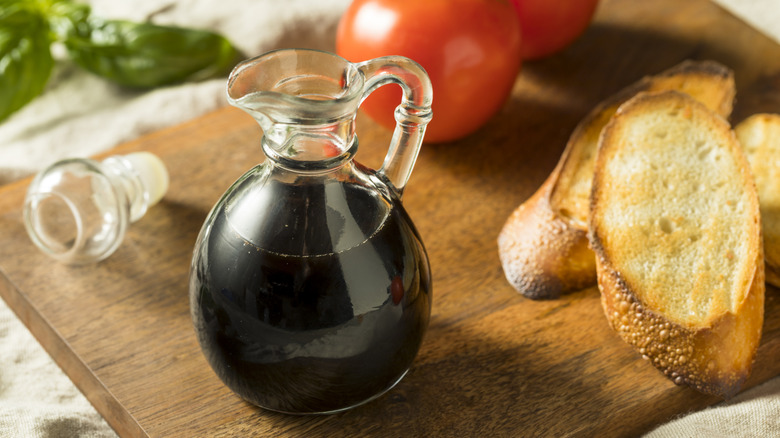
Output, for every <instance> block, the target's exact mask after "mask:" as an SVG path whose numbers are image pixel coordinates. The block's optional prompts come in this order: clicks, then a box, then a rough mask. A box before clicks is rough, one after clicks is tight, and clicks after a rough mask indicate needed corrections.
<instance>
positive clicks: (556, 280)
mask: <svg viewBox="0 0 780 438" xmlns="http://www.w3.org/2000/svg"><path fill="white" fill-rule="evenodd" d="M662 90H679V91H683V92H686V93H689V94H690V95H692V96H694V97H695V98H697V99H699V100H701V101H702V102H703V103H704V104H705V105H707V107H709V108H711V109H712V110H714V111H717V112H718V113H719V114H721V115H722V116H724V117H728V116H729V115H730V114H731V109H732V104H733V101H734V95H735V93H736V91H735V85H734V75H733V72H732V71H731V70H729V69H728V68H726V67H724V66H723V65H721V64H718V63H716V62H712V61H698V62H696V61H685V62H682V63H681V64H678V65H677V66H675V67H672V68H670V69H669V70H666V71H664V72H662V73H660V74H658V75H656V76H649V77H645V78H643V79H641V80H639V81H638V82H636V83H634V84H633V85H631V86H629V87H627V88H625V89H623V90H622V91H620V92H619V93H617V94H616V95H614V96H612V97H611V98H610V99H608V100H606V101H604V102H602V103H601V104H600V105H599V106H597V107H596V108H594V109H593V111H591V112H590V114H588V116H586V118H585V119H583V121H582V122H580V124H579V125H578V126H577V127H576V128H575V130H574V132H573V133H572V135H571V137H570V139H569V141H568V143H567V145H566V149H565V150H564V152H563V154H562V156H561V159H560V161H559V162H558V165H557V166H556V168H555V170H553V172H552V173H551V174H550V176H549V177H548V178H547V180H546V181H545V182H544V184H542V186H541V187H539V189H538V190H537V191H536V193H535V194H534V195H533V196H532V197H531V198H529V199H528V200H527V201H526V202H524V203H523V204H522V205H520V206H519V207H518V208H517V209H516V210H515V211H514V212H513V213H512V214H511V215H510V216H509V218H508V219H507V221H506V223H505V224H504V227H503V229H502V230H501V233H500V234H499V236H498V248H499V256H500V259H501V264H502V266H503V268H504V274H505V275H506V278H507V280H508V281H509V283H510V284H511V285H512V286H513V287H514V288H515V289H517V290H518V291H519V292H520V293H522V294H523V295H525V296H526V297H528V298H532V299H551V298H557V297H558V296H560V294H562V293H567V292H573V291H577V290H580V289H583V288H586V287H589V286H593V285H595V284H596V260H595V257H594V255H593V251H591V250H590V248H589V247H588V237H587V217H588V196H589V195H590V187H591V180H592V178H593V163H594V160H595V157H596V147H597V144H598V138H599V134H600V133H601V129H602V128H603V127H604V125H606V124H607V122H608V121H609V120H610V118H611V117H612V115H613V114H614V113H615V111H616V110H617V108H618V106H619V105H620V104H621V103H623V102H625V101H626V100H628V99H630V98H631V97H633V96H634V95H636V94H637V93H638V92H640V91H662Z"/></svg>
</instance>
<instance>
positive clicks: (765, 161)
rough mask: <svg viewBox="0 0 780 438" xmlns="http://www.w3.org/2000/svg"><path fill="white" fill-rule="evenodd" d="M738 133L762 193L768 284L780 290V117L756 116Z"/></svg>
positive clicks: (736, 130) (749, 119)
mask: <svg viewBox="0 0 780 438" xmlns="http://www.w3.org/2000/svg"><path fill="white" fill-rule="evenodd" d="M734 131H735V132H736V133H737V139H739V142H740V143H741V144H742V147H743V149H744V151H745V154H746V155H747V158H748V161H749V162H750V167H751V169H752V170H753V177H754V178H755V180H756V187H757V189H758V200H759V207H760V208H761V228H762V231H763V233H764V260H765V262H766V280H767V282H768V283H770V284H772V285H773V286H776V287H780V115H778V114H756V115H753V116H751V117H749V118H747V119H745V120H744V121H742V122H741V123H740V124H739V125H737V127H736V128H734Z"/></svg>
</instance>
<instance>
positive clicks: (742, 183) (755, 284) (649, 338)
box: [589, 91, 765, 398]
mask: <svg viewBox="0 0 780 438" xmlns="http://www.w3.org/2000/svg"><path fill="white" fill-rule="evenodd" d="M590 200H591V215H590V234H589V237H590V241H591V245H592V247H593V249H594V251H595V252H596V255H597V269H598V285H599V289H600V290H601V302H602V306H603V308H604V312H605V314H606V316H607V319H608V320H609V323H610V325H611V327H612V328H613V329H614V330H615V331H617V333H618V334H619V335H620V336H621V337H622V338H623V340H624V341H626V342H628V343H629V344H631V346H633V347H634V348H635V349H636V350H637V351H638V352H639V353H640V354H642V355H643V356H644V357H646V358H647V359H649V360H650V361H651V362H652V364H653V365H654V366H655V367H656V368H658V369H659V370H660V371H661V372H663V374H665V375H666V376H667V377H668V378H670V379H671V380H673V381H674V382H675V383H677V384H686V385H688V386H691V387H693V388H695V389H697V390H699V391H701V392H704V393H708V394H712V395H716V396H720V397H723V398H729V397H731V396H732V395H734V394H735V393H736V392H737V391H739V389H740V387H741V385H742V384H743V382H744V381H745V379H746V378H747V376H748V375H749V373H750V369H751V366H752V363H753V358H754V356H755V352H756V349H757V347H758V344H759V341H760V339H761V329H762V324H763V315H764V288H765V286H764V259H763V246H762V238H761V219H760V215H759V205H758V195H757V193H756V188H755V184H754V182H753V176H752V174H751V171H750V168H749V165H748V162H747V159H746V158H745V156H744V154H743V152H742V149H741V146H740V144H739V143H738V141H737V139H736V136H735V135H734V132H733V131H732V130H731V127H730V126H729V125H728V123H727V122H726V121H725V120H724V119H723V118H722V117H720V116H718V115H717V114H715V113H713V112H712V111H710V110H708V109H707V108H706V107H705V106H703V105H702V104H700V103H699V102H697V101H695V100H693V99H692V98H690V97H689V96H687V95H685V94H682V93H678V92H674V91H666V92H661V93H653V94H644V93H643V94H641V95H639V96H637V97H636V98H634V99H632V100H631V101H629V102H627V103H626V104H625V105H623V106H621V107H620V109H619V110H618V112H617V114H616V115H615V117H614V118H613V119H612V121H611V122H610V123H609V124H608V125H607V126H606V127H605V128H604V131H603V132H602V136H601V140H600V144H599V150H598V156H597V159H596V166H595V170H594V177H593V191H592V194H591V199H590Z"/></svg>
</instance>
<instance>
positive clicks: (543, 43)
mask: <svg viewBox="0 0 780 438" xmlns="http://www.w3.org/2000/svg"><path fill="white" fill-rule="evenodd" d="M512 3H514V5H515V9H516V10H517V16H518V18H519V20H520V31H521V32H522V34H523V47H522V53H523V59H536V58H542V57H545V56H547V55H551V54H553V53H555V52H557V51H559V50H562V49H563V48H564V47H566V46H568V45H569V44H571V43H572V42H574V40H576V39H577V37H579V36H580V35H581V34H582V33H583V32H584V31H585V29H586V28H587V27H588V24H590V21H591V20H592V19H593V13H594V12H595V11H596V6H597V4H598V0H512Z"/></svg>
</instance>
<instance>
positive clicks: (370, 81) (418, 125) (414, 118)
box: [357, 56, 433, 196]
mask: <svg viewBox="0 0 780 438" xmlns="http://www.w3.org/2000/svg"><path fill="white" fill-rule="evenodd" d="M357 67H358V69H360V71H361V72H362V73H363V75H364V76H365V77H366V84H365V90H364V92H363V98H362V99H363V100H365V98H366V97H368V95H369V94H371V93H372V92H373V91H374V90H376V89H377V88H379V87H381V86H383V85H387V84H398V85H400V86H401V89H402V90H403V98H402V99H401V104H400V105H398V107H396V109H395V121H396V125H395V130H394V131H393V137H392V139H391V140H390V148H389V150H388V151H387V156H386V157H385V161H384V162H383V163H382V167H381V168H380V169H379V173H380V174H382V175H384V176H385V177H386V178H387V179H388V180H389V181H390V183H392V184H393V186H395V189H396V190H397V191H398V196H401V194H403V190H404V187H405V186H406V183H407V181H409V176H410V175H411V173H412V168H413V167H414V162H415V161H416V160H417V154H418V153H419V152H420V146H421V145H422V141H423V136H424V135H425V127H426V126H427V125H428V122H430V121H431V118H432V112H431V102H432V101H433V87H432V86H431V80H430V79H429V78H428V74H427V73H426V72H425V70H424V69H423V68H422V66H420V64H417V63H416V62H414V61H412V60H411V59H409V58H405V57H403V56H385V57H382V58H377V59H373V60H370V61H366V62H361V63H359V64H357ZM361 101H362V100H361Z"/></svg>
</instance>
